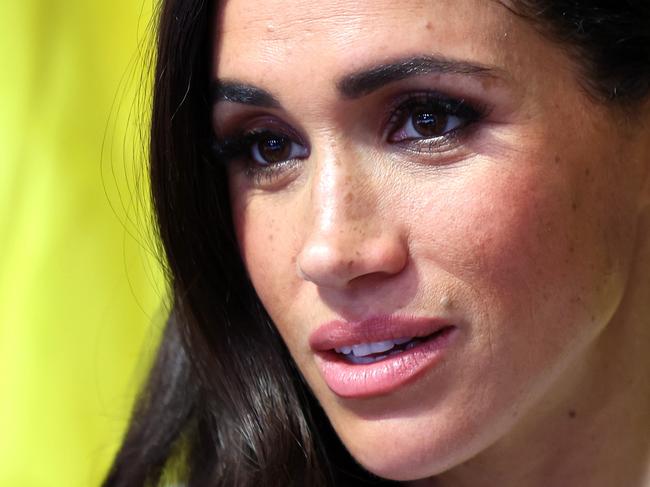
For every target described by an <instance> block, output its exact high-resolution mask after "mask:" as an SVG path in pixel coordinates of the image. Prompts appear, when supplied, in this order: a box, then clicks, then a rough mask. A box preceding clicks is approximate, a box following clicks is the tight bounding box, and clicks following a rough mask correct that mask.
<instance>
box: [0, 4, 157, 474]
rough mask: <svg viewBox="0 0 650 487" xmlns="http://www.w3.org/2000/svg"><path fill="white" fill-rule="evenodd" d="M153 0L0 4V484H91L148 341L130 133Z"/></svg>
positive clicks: (111, 443) (144, 242) (152, 302)
mask: <svg viewBox="0 0 650 487" xmlns="http://www.w3.org/2000/svg"><path fill="white" fill-rule="evenodd" d="M150 1H151V0H136V1H133V0H110V1H109V0H101V1H98V0H93V1H88V0H61V1H56V2H51V1H45V0H21V1H19V2H13V1H6V2H4V3H3V5H4V7H3V13H2V15H1V16H0V66H1V68H2V76H0V96H1V102H2V103H1V108H0V485H2V486H5V485H6V486H9V485H11V486H20V487H41V486H57V487H77V486H89V485H98V484H99V482H100V481H101V478H102V476H103V475H104V473H105V470H106V468H107V467H108V464H109V462H110V460H111V457H112V455H113V453H114V451H115V449H116V448H117V444H118V441H119V439H120V437H121V435H122V433H123V430H124V428H125V426H126V422H127V419H128V414H129V409H130V407H131V403H132V400H133V394H134V392H135V390H136V388H137V386H138V384H139V381H140V380H141V377H142V374H143V372H144V371H145V370H146V364H147V360H148V359H147V357H148V356H149V354H150V353H151V351H152V350H153V349H154V347H155V342H156V337H157V335H158V331H159V328H160V326H161V315H162V313H161V312H160V309H161V308H160V307H161V304H160V303H161V301H162V295H163V294H164V292H163V289H164V286H163V285H162V279H161V276H160V273H159V271H158V270H157V265H156V263H155V260H154V259H152V258H151V256H150V255H149V254H148V251H147V250H148V248H149V247H150V246H151V244H150V241H149V240H148V239H147V229H146V226H144V225H143V223H142V222H146V219H147V213H146V210H143V209H142V208H143V207H146V189H143V188H142V186H143V183H142V181H141V180H139V179H138V174H139V172H140V171H142V167H141V165H142V159H141V157H138V155H141V153H142V149H141V145H140V142H139V141H138V140H137V138H136V140H134V138H135V133H136V132H137V131H138V130H140V129H142V128H143V126H141V125H138V123H139V122H138V120H139V118H138V117H139V115H138V113H139V112H138V110H140V108H141V107H142V106H143V105H146V101H147V97H146V94H147V83H146V79H147V78H146V77H144V78H141V71H142V69H141V67H140V66H141V59H140V57H139V54H138V52H139V50H140V49H141V46H140V47H139V42H142V41H143V40H144V39H145V36H146V35H147V32H146V30H147V28H148V24H149V22H150V20H151V15H152V14H151V12H152V6H151V4H150ZM143 2H144V3H143ZM143 80H144V81H143ZM138 94H139V98H138V97H137V96H136V95H138ZM136 100H139V103H135V104H134V102H135V101H136ZM134 154H135V156H134ZM143 198H144V199H145V205H142V204H141V201H140V200H141V199H143Z"/></svg>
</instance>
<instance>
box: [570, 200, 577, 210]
mask: <svg viewBox="0 0 650 487" xmlns="http://www.w3.org/2000/svg"><path fill="white" fill-rule="evenodd" d="M571 209H572V210H573V211H577V210H578V203H576V202H575V201H573V202H571Z"/></svg>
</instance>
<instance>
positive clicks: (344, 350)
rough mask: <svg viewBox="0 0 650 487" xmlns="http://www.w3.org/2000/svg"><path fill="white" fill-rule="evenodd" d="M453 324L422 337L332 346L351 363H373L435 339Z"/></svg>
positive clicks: (450, 328)
mask: <svg viewBox="0 0 650 487" xmlns="http://www.w3.org/2000/svg"><path fill="white" fill-rule="evenodd" d="M452 329H453V326H445V327H443V328H441V329H440V330H438V331H436V332H434V333H432V334H430V335H427V336H424V337H404V338H396V339H394V340H383V341H378V342H370V343H359V344H355V345H351V346H343V347H337V348H334V352H335V353H337V354H339V355H341V356H342V358H343V359H344V360H346V361H348V362H350V363H351V364H357V365H359V364H374V363H375V362H379V361H381V360H384V359H387V358H389V357H394V356H396V355H400V354H402V353H404V352H407V351H408V350H411V349H413V348H415V347H417V346H418V345H420V344H422V343H425V342H427V341H429V340H436V339H437V338H440V337H441V336H442V335H444V334H445V333H448V332H450V331H451V330H452Z"/></svg>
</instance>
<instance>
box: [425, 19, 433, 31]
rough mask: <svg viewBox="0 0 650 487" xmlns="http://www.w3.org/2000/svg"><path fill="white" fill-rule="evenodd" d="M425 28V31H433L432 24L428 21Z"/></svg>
mask: <svg viewBox="0 0 650 487" xmlns="http://www.w3.org/2000/svg"><path fill="white" fill-rule="evenodd" d="M426 28H427V30H431V29H433V24H432V23H431V21H430V20H429V21H428V22H427V25H426Z"/></svg>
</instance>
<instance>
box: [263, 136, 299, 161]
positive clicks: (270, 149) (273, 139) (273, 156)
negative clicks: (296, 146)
mask: <svg viewBox="0 0 650 487" xmlns="http://www.w3.org/2000/svg"><path fill="white" fill-rule="evenodd" d="M257 148H258V150H259V151H260V156H262V159H264V161H266V162H267V163H269V164H273V163H277V162H282V161H285V160H287V159H288V158H289V156H290V155H291V141H290V140H289V139H288V138H287V137H282V136H281V135H269V136H267V137H264V138H263V139H261V140H260V141H259V142H258V143H257Z"/></svg>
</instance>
